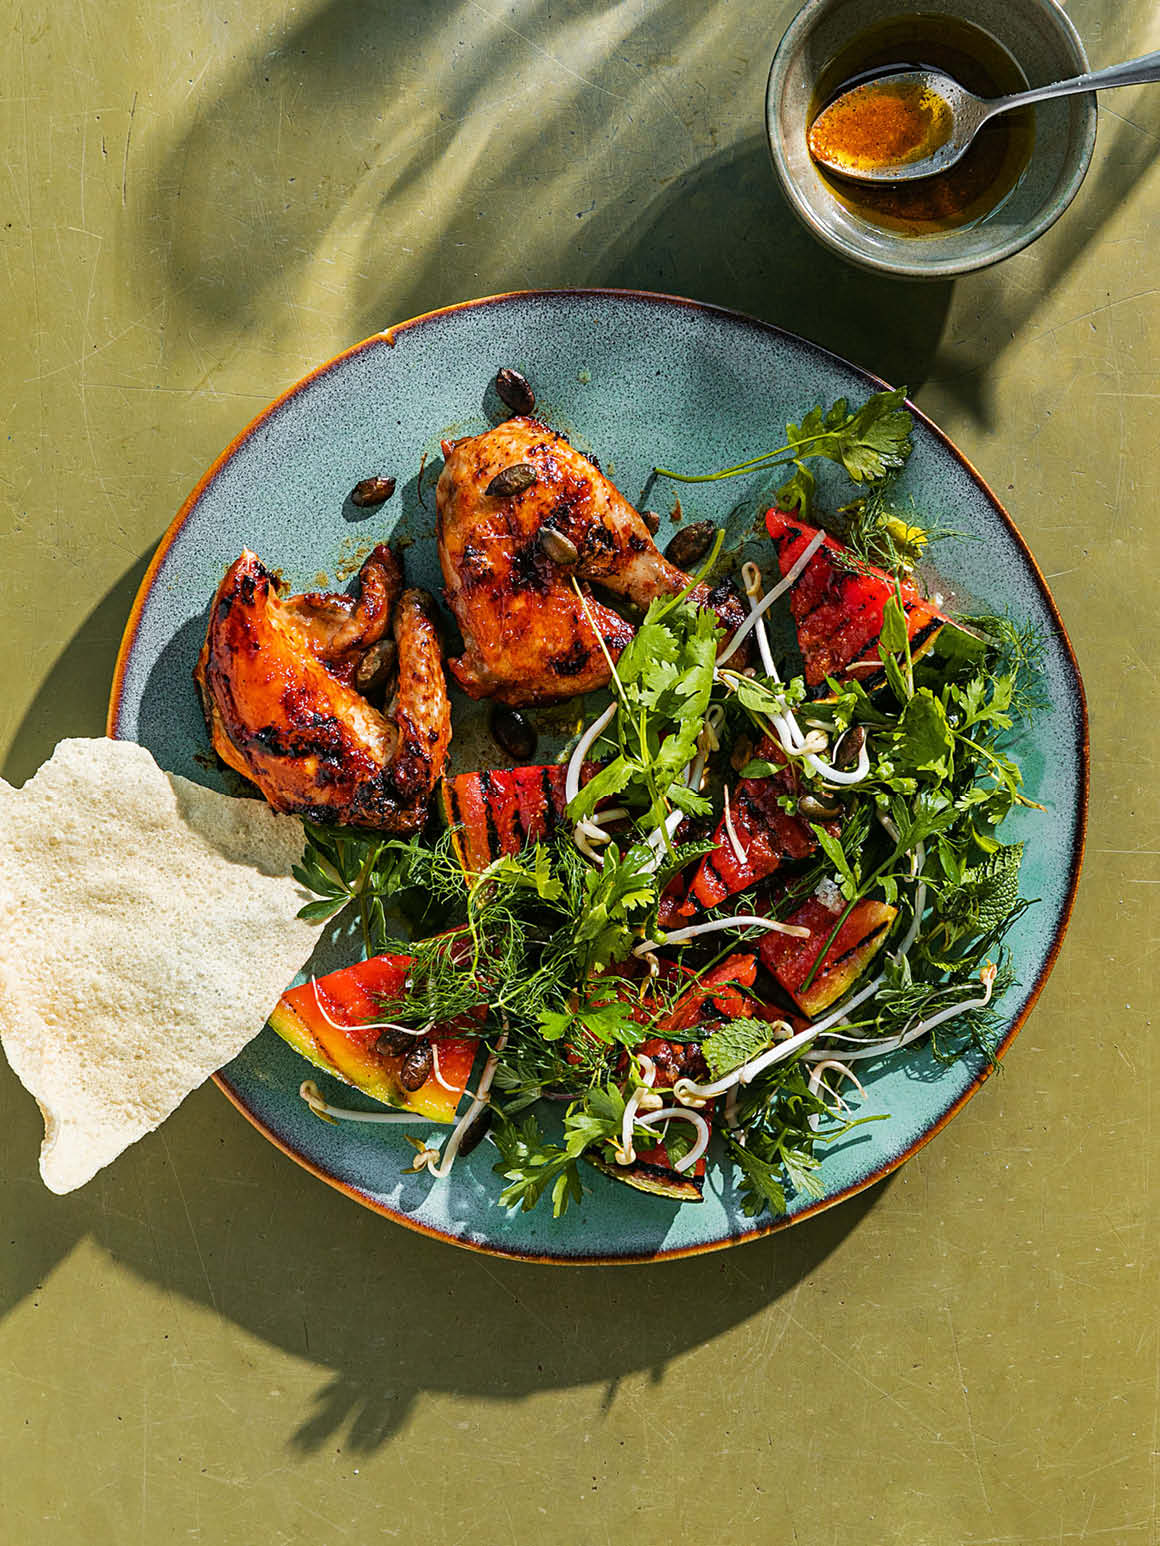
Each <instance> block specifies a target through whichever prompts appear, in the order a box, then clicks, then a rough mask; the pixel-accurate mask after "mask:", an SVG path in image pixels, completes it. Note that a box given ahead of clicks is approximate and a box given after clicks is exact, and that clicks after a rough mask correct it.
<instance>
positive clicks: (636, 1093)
mask: <svg viewBox="0 0 1160 1546" xmlns="http://www.w3.org/2000/svg"><path fill="white" fill-rule="evenodd" d="M637 1061H638V1062H639V1063H640V1069H641V1078H642V1079H643V1080H644V1083H643V1084H641V1085H638V1086H637V1088H636V1089H635V1090H633V1092H632V1094H631V1095H630V1096H629V1097H628V1099H627V1100H626V1101H625V1103H624V1116H623V1118H622V1119H621V1123H620V1147H619V1148H618V1149H617V1150H616V1163H617V1164H618V1165H631V1164H632V1162H633V1160H634V1159H635V1158H636V1150H635V1149H634V1148H633V1146H632V1127H633V1123H634V1121H635V1120H636V1113H637V1110H638V1108H639V1106H640V1103H641V1099H642V1097H643V1096H645V1095H646V1094H648V1092H649V1091H650V1090H651V1088H652V1086H653V1084H654V1083H655V1081H656V1076H657V1071H656V1065H655V1064H654V1063H653V1060H652V1058H650V1057H648V1056H647V1055H646V1054H644V1053H641V1055H640V1056H639V1058H638V1059H637Z"/></svg>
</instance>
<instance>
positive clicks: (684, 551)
mask: <svg viewBox="0 0 1160 1546" xmlns="http://www.w3.org/2000/svg"><path fill="white" fill-rule="evenodd" d="M716 534H717V528H716V526H714V525H713V522H712V521H694V522H693V524H692V525H691V526H682V527H681V529H680V531H679V532H677V533H676V535H675V536H674V537H672V538H671V539H670V541H669V545H668V547H667V548H666V549H665V557H666V558H667V559H668V561H669V563H670V564H675V565H676V566H677V568H678V569H686V570H687V569H690V568H691V567H692V566H693V565H694V564H695V563H696V562H697V560H698V559H699V558H704V556H705V554H706V553H707V552H708V551H709V548H710V547H711V546H712V543H713V538H714V537H715V536H716Z"/></svg>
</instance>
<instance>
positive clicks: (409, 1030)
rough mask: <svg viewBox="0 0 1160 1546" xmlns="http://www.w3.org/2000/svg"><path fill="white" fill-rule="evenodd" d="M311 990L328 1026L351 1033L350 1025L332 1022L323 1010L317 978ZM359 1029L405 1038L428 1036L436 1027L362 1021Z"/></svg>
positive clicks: (311, 981) (384, 1021)
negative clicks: (399, 1035)
mask: <svg viewBox="0 0 1160 1546" xmlns="http://www.w3.org/2000/svg"><path fill="white" fill-rule="evenodd" d="M310 988H311V991H312V992H313V994H314V1004H315V1008H316V1009H317V1010H318V1013H319V1014H320V1015H321V1016H322V1018H323V1019H324V1020H325V1021H326V1023H327V1025H329V1026H331V1027H332V1028H333V1029H334V1030H336V1031H349V1030H350V1029H351V1027H350V1026H349V1025H341V1024H340V1023H339V1022H338V1021H337V1020H332V1019H331V1018H330V1016H329V1015H328V1014H327V1012H326V1010H325V1009H323V1007H322V1000H321V998H320V997H319V996H318V979H317V978H316V977H312V978H311V979H310ZM358 1028H359V1030H360V1031H400V1032H401V1033H402V1034H403V1035H404V1036H427V1035H429V1034H430V1033H431V1031H433V1030H434V1028H435V1027H434V1024H433V1023H431V1024H428V1025H398V1024H396V1022H395V1021H394V1020H360V1021H359V1022H358Z"/></svg>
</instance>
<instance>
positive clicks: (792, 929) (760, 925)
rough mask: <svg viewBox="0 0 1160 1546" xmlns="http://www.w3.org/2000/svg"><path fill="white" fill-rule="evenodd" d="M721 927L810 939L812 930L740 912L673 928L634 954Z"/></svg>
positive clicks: (679, 941)
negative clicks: (729, 916)
mask: <svg viewBox="0 0 1160 1546" xmlns="http://www.w3.org/2000/svg"><path fill="white" fill-rule="evenodd" d="M721 929H767V930H769V931H770V932H771V933H774V934H789V935H790V936H791V937H792V938H793V939H809V937H810V931H809V929H807V928H805V927H804V926H803V925H802V924H800V923H779V922H778V921H777V919H776V918H758V917H757V916H756V915H755V914H753V913H739V914H738V915H737V916H736V917H735V918H712V919H710V920H709V922H708V923H691V924H689V926H688V928H684V929H673V930H671V931H670V932H669V933H667V934H666V935H665V937H664V939H663V940H658V939H646V940H643V941H642V942H641V943H640V944H639V945H637V946H636V947H635V948H634V950H633V952H632V953H633V955H634V956H643V955H647V954H648V953H649V952H650V951H653V950H656V949H657V948H658V947H659V946H660V945H662V944H663V945H680V944H683V943H684V941H685V940H687V939H696V938H697V936H698V935H699V934H716V933H718V932H719V931H720V930H721Z"/></svg>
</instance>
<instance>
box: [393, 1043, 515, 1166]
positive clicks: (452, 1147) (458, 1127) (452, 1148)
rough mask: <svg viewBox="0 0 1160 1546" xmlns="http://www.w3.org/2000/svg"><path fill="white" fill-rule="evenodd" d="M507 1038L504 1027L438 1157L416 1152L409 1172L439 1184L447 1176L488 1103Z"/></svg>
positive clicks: (435, 1151) (427, 1151)
mask: <svg viewBox="0 0 1160 1546" xmlns="http://www.w3.org/2000/svg"><path fill="white" fill-rule="evenodd" d="M507 1039H508V1033H507V1029H506V1026H505V1029H504V1032H503V1034H502V1035H501V1036H500V1038H499V1040H498V1041H497V1042H496V1044H495V1051H494V1052H492V1053H490V1054H489V1056H488V1059H487V1062H486V1063H485V1064H484V1065H483V1072H482V1073H481V1074H480V1076H479V1088H478V1090H477V1091H476V1094H475V1098H474V1099H473V1101H472V1102H471V1105H470V1106H468V1108H467V1110H466V1111H465V1112H464V1113H463V1115H462V1116H461V1117H460V1119H459V1121H458V1122H457V1123H456V1124H455V1127H454V1128H453V1130H452V1132H451V1136H450V1137H449V1138H448V1140H447V1142H446V1143H445V1144H444V1145H443V1151H442V1154H440V1151H439V1150H438V1149H420V1151H419V1153H418V1154H417V1155H416V1156H415V1163H414V1164H413V1165H412V1167H411V1168H412V1170H416V1171H417V1170H426V1171H427V1172H428V1174H430V1175H431V1176H433V1177H434V1178H435V1180H436V1181H442V1180H443V1178H444V1176H446V1175H448V1174H449V1173H450V1171H451V1167H452V1165H454V1163H455V1158H456V1155H457V1154H458V1153H459V1146H460V1144H461V1143H462V1142H463V1139H464V1136H465V1135H466V1133H467V1129H468V1128H469V1127H470V1126H471V1124H472V1123H473V1122H474V1121H475V1119H476V1117H477V1116H478V1115H479V1113H480V1112H481V1111H482V1110H483V1108H484V1107H485V1106H486V1105H487V1104H488V1102H489V1101H490V1100H491V1082H492V1080H493V1079H494V1078H495V1071H496V1069H497V1068H498V1067H499V1060H500V1057H501V1055H502V1053H503V1049H504V1048H505V1047H506V1046H507Z"/></svg>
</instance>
